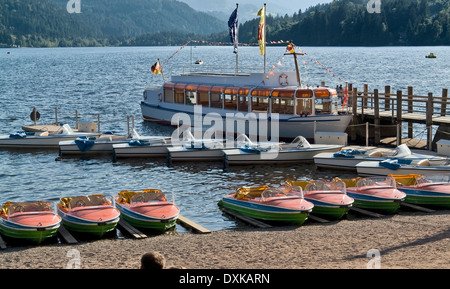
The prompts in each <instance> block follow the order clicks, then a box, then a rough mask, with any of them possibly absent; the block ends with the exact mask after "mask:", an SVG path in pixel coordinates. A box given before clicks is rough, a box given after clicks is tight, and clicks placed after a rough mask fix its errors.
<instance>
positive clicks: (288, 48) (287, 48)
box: [286, 41, 295, 53]
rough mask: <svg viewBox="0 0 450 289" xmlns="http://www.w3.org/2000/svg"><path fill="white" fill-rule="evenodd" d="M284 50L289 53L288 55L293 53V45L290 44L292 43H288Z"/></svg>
mask: <svg viewBox="0 0 450 289" xmlns="http://www.w3.org/2000/svg"><path fill="white" fill-rule="evenodd" d="M286 50H287V51H289V52H290V53H295V49H294V44H293V43H292V41H290V42H289V44H288V46H287V47H286Z"/></svg>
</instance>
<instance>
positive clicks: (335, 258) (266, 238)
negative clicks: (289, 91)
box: [0, 210, 450, 269]
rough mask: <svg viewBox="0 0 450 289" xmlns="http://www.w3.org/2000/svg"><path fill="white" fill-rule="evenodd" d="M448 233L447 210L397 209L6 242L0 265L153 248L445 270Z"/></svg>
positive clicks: (198, 262)
mask: <svg viewBox="0 0 450 289" xmlns="http://www.w3.org/2000/svg"><path fill="white" fill-rule="evenodd" d="M449 240H450V211H449V210H439V211H436V212H434V213H419V212H402V213H400V214H396V215H393V216H387V217H383V218H381V219H377V218H367V217H360V216H358V217H353V218H348V219H344V220H340V221H333V222H330V223H326V224H320V223H316V222H312V221H308V222H307V223H305V224H304V225H303V226H301V227H290V226H289V227H275V228H270V229H255V228H252V227H248V228H246V229H241V230H235V231H215V232H211V233H209V234H194V233H183V234H175V235H169V234H164V235H158V236H149V237H148V238H145V239H139V240H137V239H131V238H122V239H102V240H95V241H83V242H79V243H77V244H73V245H69V244H64V243H61V244H46V245H40V246H24V247H16V246H9V247H8V248H7V249H5V250H2V251H0V254H1V258H0V268H2V269H7V268H8V269H37V268H42V269H64V268H67V267H68V265H69V266H72V267H74V266H75V264H76V265H78V266H79V268H81V269H121V268H124V269H134V268H139V265H140V263H139V262H140V256H141V255H142V254H144V253H145V252H148V251H159V252H161V253H163V254H164V256H165V257H166V260H167V264H166V265H167V266H184V267H186V268H188V269H298V268H308V269H321V268H327V269H337V268H347V269H365V268H367V266H368V264H369V265H374V264H375V263H377V262H378V263H377V264H378V265H379V267H380V268H382V269H390V268H406V269H413V268H414V269H417V268H420V269H444V268H445V269H450V250H449V249H450V243H449ZM372 249H374V250H378V252H379V259H374V258H375V257H376V255H374V254H376V252H377V251H370V252H369V250H372ZM372 252H375V253H372ZM368 256H369V257H368ZM375 261H377V262H375Z"/></svg>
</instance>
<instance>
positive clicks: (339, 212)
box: [305, 194, 354, 220]
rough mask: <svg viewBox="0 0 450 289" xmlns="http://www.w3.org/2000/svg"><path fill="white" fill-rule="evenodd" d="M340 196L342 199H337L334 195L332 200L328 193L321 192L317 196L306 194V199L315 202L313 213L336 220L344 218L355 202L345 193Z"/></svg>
mask: <svg viewBox="0 0 450 289" xmlns="http://www.w3.org/2000/svg"><path fill="white" fill-rule="evenodd" d="M321 195H322V196H321ZM338 198H339V199H340V200H336V198H334V197H332V200H330V198H328V197H327V196H326V194H319V195H316V196H312V195H309V196H308V195H305V200H308V201H310V202H311V203H313V204H314V208H313V210H312V214H313V215H317V216H320V217H324V218H326V219H335V220H338V219H341V218H343V217H344V216H345V215H346V214H347V213H348V211H349V210H350V208H351V207H352V206H353V202H354V200H353V199H351V198H350V197H348V196H347V195H343V196H340V197H338Z"/></svg>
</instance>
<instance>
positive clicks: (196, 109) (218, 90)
mask: <svg viewBox="0 0 450 289" xmlns="http://www.w3.org/2000/svg"><path fill="white" fill-rule="evenodd" d="M140 106H141V110H142V115H143V118H144V120H149V121H158V122H162V123H166V124H172V125H178V124H179V122H183V125H187V126H191V127H192V126H195V127H196V129H199V130H200V129H201V130H202V131H206V130H208V129H211V128H213V129H214V130H215V131H217V132H220V133H222V134H223V133H224V132H225V135H224V136H223V137H218V138H229V139H231V138H230V136H231V137H232V138H235V137H236V136H237V135H238V134H240V133H245V134H247V135H253V134H252V131H253V132H255V134H256V135H258V136H273V137H272V139H274V138H277V137H280V138H290V139H294V138H295V137H297V136H298V135H302V136H304V137H305V138H307V139H314V132H315V131H328V132H345V130H346V129H347V126H348V124H349V123H350V121H351V118H352V116H351V115H349V114H345V113H343V114H342V113H339V112H338V97H337V92H336V90H335V89H332V88H328V87H306V86H303V85H302V84H301V80H300V76H299V72H298V67H297V71H296V72H295V71H294V72H270V73H250V74H237V73H234V74H217V73H187V74H182V75H179V76H172V78H171V80H170V81H167V82H165V83H164V84H163V85H162V86H161V87H160V88H157V89H146V90H145V91H144V99H143V101H141V104H140ZM180 113H181V114H180ZM180 115H182V116H184V117H182V118H181V119H180ZM227 123H229V124H231V125H227ZM212 124H214V125H212ZM242 124H243V126H245V131H242V130H238V128H239V127H242ZM253 124H254V125H253ZM249 127H250V128H249ZM276 132H278V134H276Z"/></svg>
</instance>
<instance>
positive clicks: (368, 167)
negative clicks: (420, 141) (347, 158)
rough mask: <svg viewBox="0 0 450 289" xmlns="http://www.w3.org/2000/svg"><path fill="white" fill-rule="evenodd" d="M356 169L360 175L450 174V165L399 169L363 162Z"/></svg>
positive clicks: (407, 166)
mask: <svg viewBox="0 0 450 289" xmlns="http://www.w3.org/2000/svg"><path fill="white" fill-rule="evenodd" d="M356 171H357V172H358V175H360V176H388V175H410V174H416V175H426V176H429V175H436V174H449V173H450V166H436V167H431V166H429V167H420V166H410V165H402V166H401V167H399V168H398V169H395V170H393V169H388V168H386V167H382V166H380V165H379V163H378V162H361V163H359V164H357V165H356Z"/></svg>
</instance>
